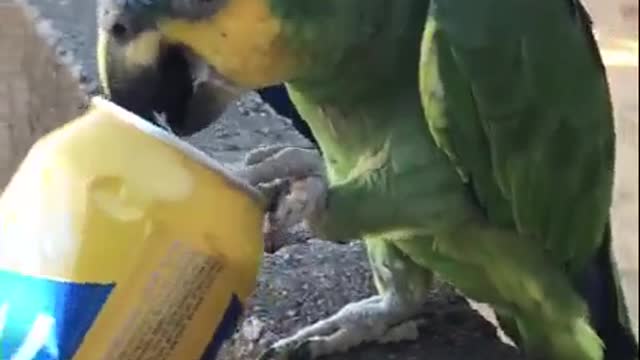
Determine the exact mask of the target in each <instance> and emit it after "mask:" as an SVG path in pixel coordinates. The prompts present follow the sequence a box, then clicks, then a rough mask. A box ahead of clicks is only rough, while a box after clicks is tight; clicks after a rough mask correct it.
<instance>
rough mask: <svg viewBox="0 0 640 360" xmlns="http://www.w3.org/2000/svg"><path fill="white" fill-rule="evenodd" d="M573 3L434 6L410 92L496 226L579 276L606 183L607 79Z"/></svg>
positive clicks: (497, 1)
mask: <svg viewBox="0 0 640 360" xmlns="http://www.w3.org/2000/svg"><path fill="white" fill-rule="evenodd" d="M586 16H587V15H586V12H584V11H583V9H582V7H581V6H580V4H574V3H571V2H570V1H569V0H567V1H558V0H515V1H514V0H473V1H470V0H434V1H432V8H431V9H430V13H429V17H428V20H427V25H426V28H425V33H424V38H423V48H422V57H421V64H420V78H421V79H420V87H421V93H422V98H423V103H424V108H425V116H426V119H427V121H428V125H429V128H430V130H431V132H432V134H433V135H434V137H435V138H436V141H437V142H438V145H439V146H440V147H441V148H442V149H443V150H444V151H445V152H446V153H447V154H449V156H450V158H451V159H452V160H453V161H454V162H455V164H456V165H457V166H458V167H459V169H460V171H461V173H462V174H464V178H465V180H467V181H468V182H469V184H470V186H472V187H473V189H474V190H475V194H476V195H477V198H478V203H479V204H480V205H481V207H482V208H483V209H484V210H485V211H486V215H487V216H488V217H489V218H490V220H491V221H492V222H494V223H496V224H500V225H503V226H510V227H514V228H516V229H517V230H518V231H519V232H520V233H522V234H527V235H530V237H531V238H533V239H538V241H540V242H541V246H544V247H545V249H547V250H548V252H549V255H550V256H551V257H552V258H553V259H555V260H557V261H558V263H560V264H562V265H565V266H567V269H569V270H578V269H580V268H581V267H582V265H583V264H584V263H585V262H586V261H588V259H589V258H590V257H591V256H592V255H593V254H594V251H595V250H596V249H597V248H598V247H599V246H600V244H601V243H602V241H603V238H604V236H603V234H604V232H605V229H606V227H607V226H608V220H609V206H610V204H611V192H612V186H613V166H614V130H613V126H614V122H613V115H612V106H611V101H610V95H609V90H608V85H607V81H606V75H605V71H604V67H603V65H602V61H601V58H600V55H599V53H598V50H597V47H596V46H595V42H594V39H593V35H592V33H591V31H590V20H589V19H588V18H587V17H586Z"/></svg>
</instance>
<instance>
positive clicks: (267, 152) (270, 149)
mask: <svg viewBox="0 0 640 360" xmlns="http://www.w3.org/2000/svg"><path fill="white" fill-rule="evenodd" d="M288 147H290V146H287V145H273V146H261V147H259V148H257V149H253V150H251V151H249V153H248V154H247V156H245V158H244V164H245V166H251V165H256V164H258V163H260V162H262V161H264V160H265V159H267V158H269V157H271V156H273V155H275V154H276V153H278V152H280V151H282V150H284V149H286V148H288Z"/></svg>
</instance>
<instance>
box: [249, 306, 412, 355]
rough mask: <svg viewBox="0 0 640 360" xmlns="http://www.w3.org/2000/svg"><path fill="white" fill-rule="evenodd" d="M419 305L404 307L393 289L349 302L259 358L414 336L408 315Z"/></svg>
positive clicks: (325, 352)
mask: <svg viewBox="0 0 640 360" xmlns="http://www.w3.org/2000/svg"><path fill="white" fill-rule="evenodd" d="M419 309H420V307H419V306H410V307H407V306H406V303H404V302H401V301H399V299H398V297H397V296H394V294H393V293H388V294H385V295H377V296H373V297H371V298H368V299H365V300H362V301H359V302H355V303H351V304H348V305H346V306H345V307H344V308H342V310H340V311H339V312H337V313H336V314H335V315H333V316H331V317H329V318H327V319H324V320H320V321H318V322H317V323H315V324H313V325H310V326H308V327H306V328H303V329H302V330H300V331H298V332H297V333H296V334H295V335H293V336H291V337H289V338H285V339H282V340H280V341H278V342H276V343H275V344H274V345H272V346H271V347H270V348H269V349H268V350H267V351H266V352H264V353H263V354H262V355H261V357H260V360H312V359H316V358H318V357H320V356H325V355H329V354H334V353H340V352H345V351H348V350H350V349H352V348H354V347H355V346H358V345H360V344H363V343H367V342H377V343H381V344H383V343H390V342H399V341H405V340H415V339H416V338H417V337H418V325H419V323H418V321H413V320H409V319H411V318H412V317H414V316H416V315H417V314H419V312H420V310H419Z"/></svg>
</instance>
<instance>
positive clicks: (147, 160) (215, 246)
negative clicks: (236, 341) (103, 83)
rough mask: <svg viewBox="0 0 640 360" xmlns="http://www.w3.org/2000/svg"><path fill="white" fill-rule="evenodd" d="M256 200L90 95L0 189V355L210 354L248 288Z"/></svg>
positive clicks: (259, 214)
mask: <svg viewBox="0 0 640 360" xmlns="http://www.w3.org/2000/svg"><path fill="white" fill-rule="evenodd" d="M262 220H263V202H262V200H261V198H260V196H259V194H258V193H257V192H255V190H253V189H252V188H250V187H248V186H247V185H244V184H243V183H242V182H241V181H239V180H237V179H235V178H233V177H232V176H230V175H229V174H227V173H225V171H223V169H222V168H221V167H220V166H219V165H216V164H215V163H214V162H213V161H212V160H211V159H209V158H208V157H207V156H206V155H204V154H203V153H201V152H200V151H198V150H197V149H195V148H193V147H191V146H190V145H188V144H186V143H185V142H183V141H181V140H179V139H178V138H176V137H174V136H172V135H170V134H168V133H166V132H164V131H162V130H160V129H157V128H156V127H154V126H153V125H151V124H149V123H147V122H146V121H144V120H143V119H141V118H139V117H137V116H135V115H133V114H131V113H129V112H127V111H126V110H124V109H122V108H120V107H118V106H116V105H114V104H112V103H110V102H108V101H106V100H104V99H101V98H94V99H93V100H92V106H91V108H90V109H89V110H88V111H87V112H86V113H85V114H83V115H82V116H80V117H79V118H77V119H75V120H73V121H71V122H69V123H67V124H66V125H64V126H62V127H61V128H59V129H57V130H55V131H53V132H52V133H50V134H49V135H47V136H45V137H43V138H42V139H41V140H40V141H38V142H37V143H36V144H35V145H34V146H33V147H32V149H31V150H30V152H29V154H28V155H27V157H26V158H25V160H24V161H23V163H22V164H21V166H20V168H19V169H18V170H17V172H16V173H15V175H14V177H13V179H12V180H11V182H10V183H9V185H8V186H7V187H6V188H5V190H4V193H3V194H2V196H1V198H0V359H2V360H8V359H11V360H40V359H56V360H147V359H148V360H164V359H166V360H199V359H207V360H211V359H214V358H215V356H216V353H217V351H218V349H219V347H220V345H221V343H222V341H223V340H224V339H225V338H227V337H228V336H229V335H231V332H232V331H233V328H234V326H235V321H236V320H237V318H238V316H239V315H240V314H241V312H242V308H243V304H244V302H245V301H246V299H247V298H248V297H249V295H250V294H251V293H252V291H253V290H254V287H255V284H256V278H257V274H258V270H259V266H260V264H261V260H262V254H263V239H262Z"/></svg>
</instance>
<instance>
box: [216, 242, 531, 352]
mask: <svg viewBox="0 0 640 360" xmlns="http://www.w3.org/2000/svg"><path fill="white" fill-rule="evenodd" d="M374 293H375V290H374V288H373V284H372V281H371V277H370V272H369V268H368V263H367V259H366V255H365V253H364V251H363V247H362V244H361V243H360V242H354V243H351V244H347V245H337V244H332V243H328V242H325V241H320V240H310V241H309V242H308V243H306V244H303V245H291V246H288V247H285V248H282V249H281V250H279V251H278V252H277V253H275V254H274V255H267V256H266V258H265V261H264V268H263V271H262V276H261V277H260V280H259V285H258V289H257V291H256V295H255V296H254V298H253V299H252V300H251V304H250V308H249V311H248V312H247V316H246V318H245V320H244V322H243V323H242V325H241V326H240V327H239V331H238V333H237V334H236V336H235V337H234V339H233V340H232V342H230V343H229V344H227V346H226V348H225V351H224V352H223V356H222V359H225V360H245V359H254V358H256V356H257V355H258V354H259V353H260V352H261V350H263V349H264V348H265V345H267V344H269V343H271V342H273V341H274V340H276V339H278V338H280V337H282V336H286V335H289V334H291V333H292V332H294V331H295V330H297V329H299V328H300V327H302V326H304V325H307V324H310V323H313V322H314V321H316V320H319V319H322V318H324V317H326V316H328V315H330V314H332V313H334V312H335V311H337V310H339V309H340V308H341V307H342V306H344V305H346V304H347V303H349V302H351V301H353V300H359V299H363V298H366V297H368V296H370V295H372V294H374ZM421 319H422V320H424V325H423V326H422V327H421V329H420V334H421V335H420V337H419V339H418V340H417V341H413V342H400V343H396V344H386V345H367V346H362V347H360V348H358V349H355V350H354V351H350V352H349V353H347V354H342V355H335V356H331V357H327V358H326V359H327V360H392V359H393V360H396V359H397V360H401V359H402V360H419V359H420V360H421V359H429V360H516V359H522V358H521V357H520V356H519V354H518V352H517V351H516V350H515V349H514V348H511V347H509V346H506V345H504V344H503V343H502V342H500V340H498V339H497V337H496V329H495V328H494V327H493V325H492V324H491V323H489V322H488V321H486V320H485V319H484V318H483V317H481V316H480V315H478V314H476V313H474V312H472V311H471V310H470V308H469V306H468V305H467V302H466V301H465V300H464V299H463V298H461V297H460V296H458V295H457V294H455V292H454V291H453V290H452V289H451V288H449V287H448V286H444V285H443V286H440V287H438V288H437V289H436V290H435V291H434V292H433V294H432V296H431V298H430V299H429V302H428V303H427V305H426V306H425V315H424V316H423V317H421Z"/></svg>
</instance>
